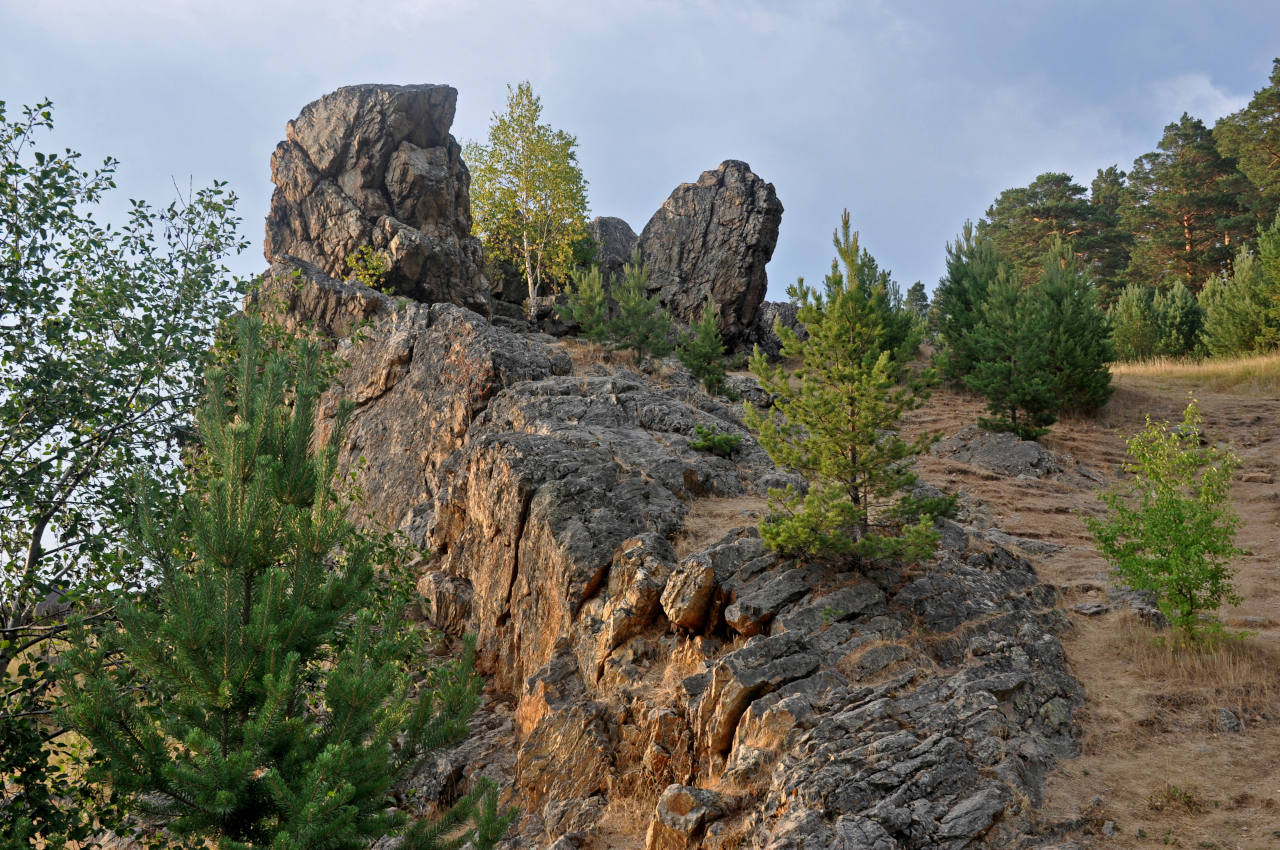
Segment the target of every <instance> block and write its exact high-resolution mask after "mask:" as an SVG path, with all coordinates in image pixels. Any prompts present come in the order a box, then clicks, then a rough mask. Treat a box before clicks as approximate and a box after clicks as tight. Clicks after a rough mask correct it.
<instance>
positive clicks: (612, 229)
mask: <svg viewBox="0 0 1280 850" xmlns="http://www.w3.org/2000/svg"><path fill="white" fill-rule="evenodd" d="M587 232H588V233H590V234H591V238H592V239H594V240H595V241H596V260H595V261H596V265H598V266H599V267H600V274H601V275H602V276H603V277H604V280H605V283H606V284H608V283H611V282H612V281H615V280H617V279H618V278H619V277H621V276H622V266H623V264H624V263H629V262H631V252H632V251H634V250H635V249H636V242H638V241H639V240H640V237H639V236H636V232H635V231H634V230H632V229H631V225H629V224H627V223H626V222H625V221H623V220H622V219H620V218H615V217H614V216H610V215H605V216H600V217H599V218H593V219H591V222H590V223H589V224H588V225H587Z"/></svg>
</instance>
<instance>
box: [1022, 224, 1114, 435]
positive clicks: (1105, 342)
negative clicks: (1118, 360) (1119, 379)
mask: <svg viewBox="0 0 1280 850" xmlns="http://www.w3.org/2000/svg"><path fill="white" fill-rule="evenodd" d="M1038 289H1039V292H1038V295H1039V297H1041V298H1043V299H1044V301H1045V310H1046V312H1047V314H1048V317H1049V331H1048V337H1047V340H1046V343H1047V346H1048V349H1049V375H1050V376H1051V378H1052V380H1053V386H1054V392H1055V394H1056V395H1057V398H1058V403H1059V406H1060V409H1061V410H1064V411H1082V412H1086V413H1087V412H1091V411H1094V410H1097V409H1098V408H1099V407H1101V406H1102V405H1104V404H1106V403H1107V399H1109V398H1110V397H1111V370H1110V369H1109V368H1108V364H1109V363H1111V361H1113V360H1115V349H1114V347H1113V346H1112V345H1111V339H1110V337H1109V335H1108V332H1107V317H1106V315H1105V314H1104V313H1103V312H1102V310H1100V309H1099V308H1098V300H1097V292H1096V289H1095V287H1094V285H1093V281H1092V280H1091V279H1090V277H1089V275H1088V274H1086V273H1085V272H1084V270H1083V269H1082V268H1081V266H1080V261H1079V260H1078V259H1077V256H1076V254H1075V253H1074V252H1073V251H1072V249H1071V247H1070V246H1069V245H1068V244H1067V243H1065V242H1062V241H1060V240H1054V241H1053V242H1051V243H1050V246H1049V253H1048V254H1047V255H1046V256H1045V259H1044V272H1043V273H1042V274H1041V276H1040V284H1039V287H1038Z"/></svg>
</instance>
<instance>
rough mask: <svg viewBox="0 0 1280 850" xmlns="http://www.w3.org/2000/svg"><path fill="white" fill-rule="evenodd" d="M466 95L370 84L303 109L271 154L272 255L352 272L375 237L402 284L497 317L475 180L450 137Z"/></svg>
mask: <svg viewBox="0 0 1280 850" xmlns="http://www.w3.org/2000/svg"><path fill="white" fill-rule="evenodd" d="M457 99H458V92H457V90H456V89H454V88H452V87H451V86H442V85H412V86H390V85H362V86H346V87H345V88H340V89H338V90H337V91H335V92H332V93H330V94H327V95H325V96H324V97H322V98H320V99H319V100H316V101H314V102H312V103H310V104H307V106H305V107H303V109H302V112H301V113H299V115H298V117H297V118H295V119H294V120H292V121H290V122H289V124H288V127H287V129H286V138H285V140H284V141H283V142H281V143H280V144H279V145H277V146H276V150H275V153H274V154H272V156H271V181H272V182H273V183H275V185H276V189H275V192H274V193H273V194H272V197H271V209H270V212H269V213H268V214H267V233H266V243H265V246H264V253H265V254H266V257H267V259H268V260H269V261H273V260H275V259H277V258H280V257H284V256H286V255H292V256H295V257H298V258H300V259H302V260H305V261H307V262H310V263H314V264H315V265H316V266H317V267H319V269H320V270H321V271H323V272H324V273H325V274H328V275H330V276H331V277H336V278H343V277H346V276H347V275H348V274H349V272H348V269H347V266H346V259H347V257H348V256H349V255H351V254H352V253H354V252H355V251H356V250H357V249H358V248H360V247H362V246H365V245H368V246H370V247H372V248H373V249H374V250H375V251H377V252H378V253H380V254H382V255H383V256H384V257H386V259H387V260H388V261H389V262H390V268H389V269H388V271H387V275H386V278H385V281H384V282H385V284H386V285H387V286H389V287H390V288H392V289H394V290H395V291H396V292H398V293H400V294H402V295H407V296H409V297H411V298H415V299H417V300H419V301H448V302H452V303H454V304H460V305H463V306H466V307H470V308H472V309H475V310H478V311H480V312H482V313H487V312H488V305H489V296H488V293H487V287H486V284H485V282H484V278H483V276H482V274H481V249H480V241H479V240H478V239H476V238H475V237H474V236H472V235H471V200H470V191H471V176H470V174H469V172H468V171H467V167H466V165H465V164H464V163H463V162H462V149H461V147H459V145H458V142H457V141H456V140H455V139H454V138H453V136H452V135H450V134H449V128H450V126H451V125H452V124H453V117H454V109H455V107H456V105H457Z"/></svg>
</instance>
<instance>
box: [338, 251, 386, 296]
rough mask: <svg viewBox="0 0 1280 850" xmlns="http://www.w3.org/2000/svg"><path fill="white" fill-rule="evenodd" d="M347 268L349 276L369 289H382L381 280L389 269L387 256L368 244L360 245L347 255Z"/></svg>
mask: <svg viewBox="0 0 1280 850" xmlns="http://www.w3.org/2000/svg"><path fill="white" fill-rule="evenodd" d="M346 264H347V270H348V271H350V272H351V276H352V277H354V278H355V279H356V280H358V281H360V282H361V283H363V284H364V285H365V286H367V287H369V288H370V289H377V290H382V282H383V280H385V279H386V277H387V272H388V271H389V270H390V269H391V264H390V263H389V262H387V258H386V257H385V256H383V255H382V254H379V253H378V252H377V251H375V250H373V247H372V246H370V245H361V246H360V247H359V248H357V249H355V251H353V252H351V253H350V254H348V255H347V259H346Z"/></svg>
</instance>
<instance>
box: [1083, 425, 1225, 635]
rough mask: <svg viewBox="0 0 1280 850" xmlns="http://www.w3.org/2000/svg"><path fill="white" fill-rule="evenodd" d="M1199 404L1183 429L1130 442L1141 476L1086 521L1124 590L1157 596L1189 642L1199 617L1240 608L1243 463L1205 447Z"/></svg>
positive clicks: (1105, 498)
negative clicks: (1237, 479) (1236, 478)
mask: <svg viewBox="0 0 1280 850" xmlns="http://www.w3.org/2000/svg"><path fill="white" fill-rule="evenodd" d="M1200 421H1201V420H1200V410H1199V408H1198V407H1197V405H1196V403H1195V401H1194V400H1192V401H1191V403H1190V404H1188V405H1187V409H1186V411H1185V412H1184V413H1183V417H1182V424H1181V425H1179V426H1177V427H1173V428H1170V427H1168V423H1164V424H1163V425H1161V424H1154V423H1152V422H1151V419H1150V417H1148V419H1147V426H1146V428H1145V429H1144V430H1143V431H1142V432H1141V433H1139V434H1137V435H1135V436H1134V437H1133V438H1132V439H1130V440H1129V454H1130V456H1131V457H1132V458H1133V463H1131V464H1129V465H1128V466H1127V467H1126V468H1127V469H1128V471H1129V472H1131V473H1132V474H1133V476H1134V478H1133V481H1132V483H1131V484H1130V485H1129V486H1128V487H1127V488H1126V489H1124V490H1112V491H1111V492H1108V493H1104V494H1103V495H1101V496H1099V499H1100V500H1101V501H1102V502H1103V503H1105V504H1106V506H1107V508H1108V514H1107V516H1106V517H1104V518H1102V519H1098V518H1093V517H1088V518H1086V519H1085V522H1086V524H1087V525H1088V526H1089V530H1090V531H1091V532H1092V533H1093V536H1094V539H1095V541H1097V544H1098V549H1099V551H1100V552H1101V553H1102V555H1103V556H1104V557H1105V558H1106V559H1107V560H1108V561H1109V562H1110V563H1111V565H1112V567H1113V568H1114V570H1115V573H1116V576H1117V577H1118V578H1119V580H1120V581H1122V582H1123V583H1124V584H1125V585H1127V586H1129V587H1131V588H1133V589H1135V590H1141V591H1147V592H1150V593H1152V594H1153V595H1154V596H1155V599H1156V602H1157V603H1158V604H1159V606H1160V610H1161V611H1163V612H1164V614H1165V616H1166V617H1168V618H1169V622H1170V623H1172V624H1173V626H1174V627H1175V628H1177V629H1178V630H1179V631H1180V632H1181V633H1182V634H1183V635H1184V636H1186V637H1188V638H1191V639H1195V638H1196V637H1197V636H1199V635H1200V634H1201V633H1202V629H1203V626H1202V623H1201V619H1200V615H1201V614H1202V613H1203V612H1208V611H1215V610H1217V608H1218V607H1219V606H1220V605H1221V604H1222V603H1223V602H1228V603H1230V604H1233V605H1234V604H1239V602H1240V597H1239V595H1238V594H1237V593H1236V592H1235V589H1234V588H1233V586H1232V583H1231V577H1232V574H1233V571H1232V570H1231V568H1230V566H1229V564H1230V562H1231V561H1232V559H1234V558H1235V557H1237V556H1238V555H1241V554H1243V552H1242V550H1240V549H1239V548H1237V547H1236V546H1235V544H1234V542H1233V541H1234V538H1235V531H1236V528H1237V526H1238V525H1239V522H1240V521H1239V518H1238V517H1237V516H1236V515H1235V514H1234V513H1233V512H1232V510H1231V506H1230V503H1229V498H1230V491H1231V478H1232V475H1233V473H1234V471H1235V469H1236V467H1237V466H1238V465H1239V461H1238V460H1237V458H1236V457H1235V455H1234V454H1233V453H1232V452H1231V451H1230V450H1229V449H1223V448H1215V447H1210V446H1202V445H1201V441H1202V437H1201V431H1200Z"/></svg>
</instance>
